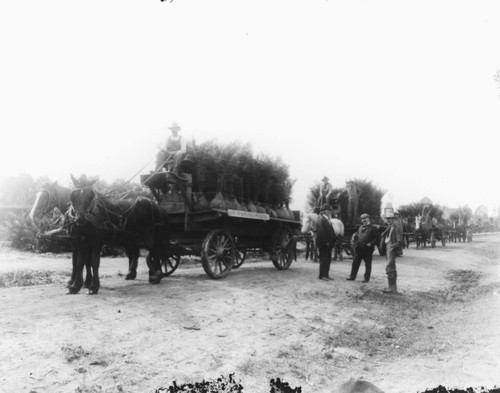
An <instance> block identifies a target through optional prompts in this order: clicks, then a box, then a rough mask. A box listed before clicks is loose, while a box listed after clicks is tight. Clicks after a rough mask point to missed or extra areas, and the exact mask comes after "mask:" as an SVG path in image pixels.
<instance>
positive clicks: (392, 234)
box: [381, 211, 403, 294]
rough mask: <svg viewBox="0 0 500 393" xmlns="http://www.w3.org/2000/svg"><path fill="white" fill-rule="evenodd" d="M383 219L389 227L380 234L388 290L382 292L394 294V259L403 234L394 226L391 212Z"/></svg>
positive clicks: (396, 291) (395, 276) (400, 245)
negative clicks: (384, 251) (384, 250)
mask: <svg viewBox="0 0 500 393" xmlns="http://www.w3.org/2000/svg"><path fill="white" fill-rule="evenodd" d="M385 218H386V220H387V222H388V223H389V227H388V228H387V229H386V230H385V231H384V233H382V236H381V237H382V240H381V241H382V242H383V243H384V245H385V248H386V258H387V266H386V267H385V272H386V274H387V281H388V282H389V288H387V289H383V292H385V293H391V294H396V293H398V286H397V277H398V273H397V270H396V257H397V256H398V254H399V252H400V251H399V250H400V248H401V247H402V245H403V233H402V232H401V230H400V229H399V226H398V225H395V224H394V213H393V212H392V211H388V212H386V213H385Z"/></svg>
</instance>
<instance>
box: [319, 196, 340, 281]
mask: <svg viewBox="0 0 500 393" xmlns="http://www.w3.org/2000/svg"><path fill="white" fill-rule="evenodd" d="M330 218H332V207H331V206H330V205H329V204H324V205H323V206H321V212H320V215H319V217H318V224H317V226H316V244H317V247H318V251H319V279H320V280H323V281H330V280H333V278H330V264H331V263H332V249H333V246H334V244H335V231H334V230H333V226H332V223H331V222H330Z"/></svg>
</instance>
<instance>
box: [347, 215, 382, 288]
mask: <svg viewBox="0 0 500 393" xmlns="http://www.w3.org/2000/svg"><path fill="white" fill-rule="evenodd" d="M360 217H361V222H362V225H361V226H360V227H359V228H358V232H357V233H355V234H354V235H353V237H352V240H353V248H354V258H353V260H352V267H351V275H350V276H349V277H348V278H347V280H349V281H354V280H355V279H356V276H357V274H358V270H359V265H360V264H361V261H362V260H363V261H364V262H365V279H364V280H363V282H364V283H366V282H369V281H370V276H371V273H372V256H373V250H374V249H375V245H376V244H378V242H379V234H378V229H377V228H376V227H375V226H373V225H372V224H371V223H370V216H369V215H368V214H366V213H364V214H362V215H361V216H360Z"/></svg>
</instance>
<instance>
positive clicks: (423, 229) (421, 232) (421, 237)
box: [415, 216, 431, 248]
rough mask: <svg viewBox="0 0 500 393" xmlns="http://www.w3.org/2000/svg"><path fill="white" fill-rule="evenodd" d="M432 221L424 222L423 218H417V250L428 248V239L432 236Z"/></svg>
mask: <svg viewBox="0 0 500 393" xmlns="http://www.w3.org/2000/svg"><path fill="white" fill-rule="evenodd" d="M429 221H430V220H426V221H423V220H422V216H416V217H415V238H416V241H417V248H419V247H420V246H422V247H423V248H425V247H426V246H427V239H429V237H430V235H431V226H430V222H429Z"/></svg>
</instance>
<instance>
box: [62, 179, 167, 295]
mask: <svg viewBox="0 0 500 393" xmlns="http://www.w3.org/2000/svg"><path fill="white" fill-rule="evenodd" d="M71 178H72V180H73V183H74V185H75V189H74V190H73V191H72V192H71V195H70V200H71V204H72V212H73V213H72V219H73V222H72V226H71V230H72V232H73V233H74V234H76V235H77V236H78V235H80V236H83V238H84V240H83V241H81V242H79V246H80V247H79V249H80V251H79V255H78V258H77V269H76V279H75V282H74V283H73V284H72V286H71V287H70V293H73V294H74V293H78V292H79V290H80V289H81V286H82V281H83V279H82V270H83V265H84V264H85V263H90V265H91V267H92V282H91V284H90V286H89V293H90V294H96V293H97V292H98V290H99V286H100V281H99V263H100V251H101V248H102V246H103V244H118V245H122V246H127V247H130V248H131V249H133V250H135V252H137V254H138V250H139V249H140V248H146V249H148V251H149V255H148V257H147V258H146V261H147V263H148V267H149V281H150V283H153V284H157V283H159V282H160V280H161V278H162V272H161V268H160V261H161V260H162V259H166V258H167V257H168V250H169V246H170V241H169V228H168V213H167V211H166V210H165V209H164V208H163V207H161V206H159V205H158V204H157V203H156V202H154V201H153V200H151V199H149V198H144V197H139V198H136V199H135V200H117V199H112V198H111V197H109V196H106V195H104V194H101V193H99V192H97V191H96V190H94V188H93V184H94V183H95V182H96V181H97V179H94V180H90V181H88V180H86V177H84V178H80V179H76V178H75V177H74V176H73V175H72V176H71ZM86 261H88V262H86Z"/></svg>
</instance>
